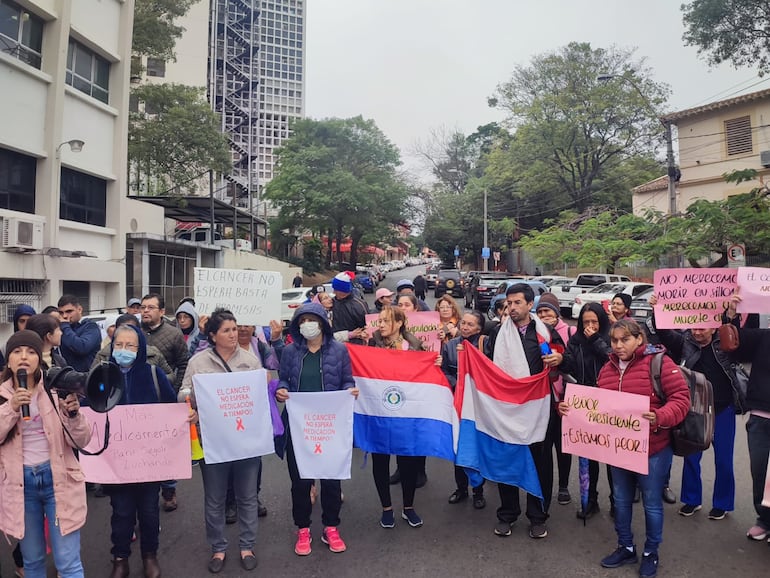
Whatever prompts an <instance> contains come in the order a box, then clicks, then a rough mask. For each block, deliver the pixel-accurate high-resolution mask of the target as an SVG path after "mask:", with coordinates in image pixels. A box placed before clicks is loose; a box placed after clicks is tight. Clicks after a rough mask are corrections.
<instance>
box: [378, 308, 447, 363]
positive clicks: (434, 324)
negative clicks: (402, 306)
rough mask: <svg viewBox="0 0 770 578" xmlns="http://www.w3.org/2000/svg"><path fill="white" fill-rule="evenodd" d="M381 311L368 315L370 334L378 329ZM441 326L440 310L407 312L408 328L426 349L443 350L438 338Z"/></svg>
mask: <svg viewBox="0 0 770 578" xmlns="http://www.w3.org/2000/svg"><path fill="white" fill-rule="evenodd" d="M379 317H380V314H379V313H370V314H369V315H367V316H366V328H367V330H368V331H369V335H370V336H371V335H372V333H374V332H375V330H376V329H377V319H378V318H379ZM440 326H441V323H440V322H439V317H438V311H410V312H408V313H407V314H406V328H407V330H408V331H409V332H410V333H412V334H414V336H415V337H417V338H418V339H419V340H420V341H422V346H423V347H424V348H425V350H426V351H435V352H436V353H440V352H441V340H440V339H439V338H438V330H439V327H440Z"/></svg>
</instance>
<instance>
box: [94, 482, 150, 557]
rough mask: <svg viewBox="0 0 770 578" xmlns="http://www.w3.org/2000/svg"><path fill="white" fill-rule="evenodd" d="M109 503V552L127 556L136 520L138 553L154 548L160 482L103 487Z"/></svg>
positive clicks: (129, 552) (118, 555)
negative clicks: (110, 529)
mask: <svg viewBox="0 0 770 578" xmlns="http://www.w3.org/2000/svg"><path fill="white" fill-rule="evenodd" d="M105 490H106V493H107V494H109V496H110V504H111V505H112V518H111V520H110V522H111V525H112V536H111V537H112V555H113V556H114V557H115V558H128V557H129V556H130V555H131V538H132V537H133V534H134V526H135V525H136V520H137V519H138V520H139V539H140V542H139V545H140V548H141V551H142V554H155V553H157V551H158V534H159V533H160V507H159V506H158V491H159V490H160V482H146V483H137V484H120V485H115V486H105Z"/></svg>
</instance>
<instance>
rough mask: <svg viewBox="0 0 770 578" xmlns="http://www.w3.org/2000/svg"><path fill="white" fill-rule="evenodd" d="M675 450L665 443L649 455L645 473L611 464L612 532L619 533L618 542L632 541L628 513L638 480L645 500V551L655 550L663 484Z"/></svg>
mask: <svg viewBox="0 0 770 578" xmlns="http://www.w3.org/2000/svg"><path fill="white" fill-rule="evenodd" d="M673 455H674V451H673V450H672V449H671V446H666V447H665V448H664V449H662V450H661V451H659V452H658V453H657V454H655V455H653V456H650V457H649V459H648V463H649V466H648V473H647V475H646V476H645V475H642V474H637V473H636V472H631V471H628V470H624V469H622V468H616V467H615V466H612V489H613V494H614V496H615V532H616V533H617V535H618V545H619V546H626V547H631V546H633V545H634V533H633V532H632V531H631V515H632V513H633V503H632V502H633V499H634V492H635V491H636V486H637V484H638V485H639V488H640V489H641V491H642V502H643V504H644V520H645V525H646V528H647V539H646V541H645V543H644V551H645V553H646V552H657V551H658V546H659V545H660V543H661V542H662V541H663V488H664V486H665V482H666V476H668V470H669V468H670V467H671V459H672V457H673Z"/></svg>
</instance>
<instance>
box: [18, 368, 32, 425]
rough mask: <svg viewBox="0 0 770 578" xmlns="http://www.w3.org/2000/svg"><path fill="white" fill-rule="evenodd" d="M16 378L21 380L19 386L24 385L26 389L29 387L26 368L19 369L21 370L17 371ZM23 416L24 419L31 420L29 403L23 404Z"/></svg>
mask: <svg viewBox="0 0 770 578" xmlns="http://www.w3.org/2000/svg"><path fill="white" fill-rule="evenodd" d="M16 379H18V380H19V387H22V388H24V389H27V370H26V369H24V368H21V369H19V371H17V372H16ZM21 418H22V419H23V420H24V421H29V404H26V403H25V404H24V405H22V406H21Z"/></svg>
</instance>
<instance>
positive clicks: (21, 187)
mask: <svg viewBox="0 0 770 578" xmlns="http://www.w3.org/2000/svg"><path fill="white" fill-rule="evenodd" d="M36 169H37V160H35V159H34V158H33V157H28V156H27V155H22V154H19V153H14V152H11V151H8V150H5V149H0V209H11V210H14V211H21V212H22V213H32V214H34V213H35V171H36Z"/></svg>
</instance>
